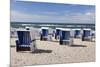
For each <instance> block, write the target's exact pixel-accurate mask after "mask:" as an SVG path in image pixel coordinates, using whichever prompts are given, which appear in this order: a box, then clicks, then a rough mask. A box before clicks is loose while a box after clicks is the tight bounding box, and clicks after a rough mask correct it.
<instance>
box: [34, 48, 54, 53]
mask: <svg viewBox="0 0 100 67" xmlns="http://www.w3.org/2000/svg"><path fill="white" fill-rule="evenodd" d="M51 52H52V50H43V49H37V50H35V51H34V52H32V53H51Z"/></svg>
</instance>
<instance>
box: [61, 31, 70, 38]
mask: <svg viewBox="0 0 100 67" xmlns="http://www.w3.org/2000/svg"><path fill="white" fill-rule="evenodd" d="M69 38H70V31H62V35H61V39H62V40H69Z"/></svg>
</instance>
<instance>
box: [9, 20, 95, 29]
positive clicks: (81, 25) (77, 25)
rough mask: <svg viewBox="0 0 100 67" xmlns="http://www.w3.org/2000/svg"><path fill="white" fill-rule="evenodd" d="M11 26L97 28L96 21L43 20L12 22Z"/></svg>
mask: <svg viewBox="0 0 100 67" xmlns="http://www.w3.org/2000/svg"><path fill="white" fill-rule="evenodd" d="M10 26H11V27H12V28H21V27H22V28H25V27H26V26H28V27H35V28H41V27H49V28H52V29H55V28H72V29H75V28H80V29H83V28H90V29H92V30H95V23H50V22H47V23H43V22H42V23H41V22H11V24H10Z"/></svg>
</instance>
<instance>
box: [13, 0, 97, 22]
mask: <svg viewBox="0 0 100 67" xmlns="http://www.w3.org/2000/svg"><path fill="white" fill-rule="evenodd" d="M11 21H16V22H45V23H47V22H55V23H56V22H57V23H62V22H64V23H95V6H93V5H76V4H54V3H42V2H24V1H15V0H11Z"/></svg>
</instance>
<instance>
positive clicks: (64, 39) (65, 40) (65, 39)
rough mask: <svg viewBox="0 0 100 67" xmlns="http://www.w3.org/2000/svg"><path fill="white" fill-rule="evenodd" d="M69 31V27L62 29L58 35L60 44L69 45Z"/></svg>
mask: <svg viewBox="0 0 100 67" xmlns="http://www.w3.org/2000/svg"><path fill="white" fill-rule="evenodd" d="M71 44H72V39H71V31H70V29H62V30H61V35H60V45H71Z"/></svg>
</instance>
